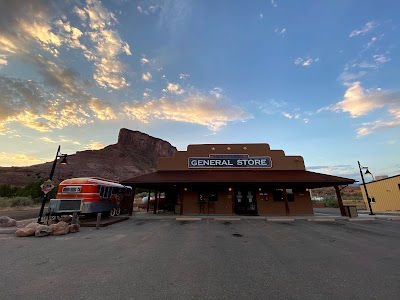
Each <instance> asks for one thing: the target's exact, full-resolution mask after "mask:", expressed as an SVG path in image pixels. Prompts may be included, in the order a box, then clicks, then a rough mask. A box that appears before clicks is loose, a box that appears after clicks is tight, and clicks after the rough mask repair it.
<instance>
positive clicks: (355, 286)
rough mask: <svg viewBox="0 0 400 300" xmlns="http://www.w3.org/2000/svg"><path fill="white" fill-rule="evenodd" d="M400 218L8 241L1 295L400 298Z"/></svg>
mask: <svg viewBox="0 0 400 300" xmlns="http://www.w3.org/2000/svg"><path fill="white" fill-rule="evenodd" d="M399 229H400V222H399V221H387V220H376V221H363V222H350V221H346V220H342V221H333V222H309V221H303V220H296V221H294V222H271V221H267V220H255V219H253V220H252V219H249V220H240V221H229V220H225V221H217V220H201V221H177V220H174V219H162V220H151V221H146V220H134V219H131V220H129V221H126V222H123V223H119V224H115V225H112V226H110V227H106V228H102V229H101V230H99V231H96V230H94V229H91V228H82V230H81V232H79V233H76V234H69V235H66V236H60V237H56V236H51V237H43V238H34V237H29V238H17V237H14V236H13V235H0V253H1V256H0V257H1V264H0V274H1V280H0V298H1V299H39V298H40V299H44V298H57V299H322V298H323V299H396V298H399V297H400V296H399V295H400V279H399V278H400V259H399V257H400V230H399Z"/></svg>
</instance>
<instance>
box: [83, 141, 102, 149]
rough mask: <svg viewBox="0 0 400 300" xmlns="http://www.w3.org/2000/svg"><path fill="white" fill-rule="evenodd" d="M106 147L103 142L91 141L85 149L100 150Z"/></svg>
mask: <svg viewBox="0 0 400 300" xmlns="http://www.w3.org/2000/svg"><path fill="white" fill-rule="evenodd" d="M105 146H106V145H105V144H103V143H101V142H96V141H94V140H91V141H90V144H86V145H85V149H88V150H100V149H103V148H104V147H105Z"/></svg>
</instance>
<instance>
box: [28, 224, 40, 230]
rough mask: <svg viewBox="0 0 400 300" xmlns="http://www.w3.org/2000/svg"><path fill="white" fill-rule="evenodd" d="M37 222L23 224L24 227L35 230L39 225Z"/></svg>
mask: <svg viewBox="0 0 400 300" xmlns="http://www.w3.org/2000/svg"><path fill="white" fill-rule="evenodd" d="M39 225H40V224H39V223H29V224H28V225H26V226H25V228H33V229H35V230H36V228H37V227H38V226H39Z"/></svg>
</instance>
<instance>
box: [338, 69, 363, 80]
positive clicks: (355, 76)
mask: <svg viewBox="0 0 400 300" xmlns="http://www.w3.org/2000/svg"><path fill="white" fill-rule="evenodd" d="M366 74H367V72H366V71H363V70H361V71H358V72H356V73H352V72H349V71H343V72H342V73H340V74H339V76H338V78H337V80H339V81H342V82H344V83H347V82H351V81H354V80H357V79H359V78H361V77H363V76H365V75H366Z"/></svg>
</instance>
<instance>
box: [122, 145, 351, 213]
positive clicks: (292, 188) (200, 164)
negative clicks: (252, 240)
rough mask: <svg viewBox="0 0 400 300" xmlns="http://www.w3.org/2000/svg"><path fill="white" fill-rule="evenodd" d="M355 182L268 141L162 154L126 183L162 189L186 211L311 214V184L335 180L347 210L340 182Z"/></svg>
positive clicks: (177, 209)
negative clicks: (312, 166)
mask: <svg viewBox="0 0 400 300" xmlns="http://www.w3.org/2000/svg"><path fill="white" fill-rule="evenodd" d="M354 182H355V181H354V180H353V179H349V178H343V177H337V176H331V175H326V174H321V173H316V172H310V171H307V170H306V168H305V165H304V160H303V157H301V156H287V155H285V152H284V151H283V150H271V149H270V147H269V145H268V144H217V145H214V144H201V145H189V146H188V147H187V151H177V152H176V153H175V155H174V156H173V157H162V158H160V159H159V160H158V164H157V171H156V172H153V173H149V174H145V175H141V176H137V177H133V178H130V179H128V180H125V181H124V182H123V184H125V185H130V186H132V187H133V188H142V189H148V190H149V191H153V192H156V193H157V192H162V193H163V194H165V202H166V203H167V204H168V203H169V204H170V205H171V206H173V207H174V209H175V212H176V213H180V214H184V215H188V214H223V215H232V214H237V215H311V214H313V207H312V201H311V197H310V193H309V189H312V188H319V187H329V186H332V187H335V189H336V194H337V196H338V200H339V204H340V207H341V211H342V214H343V215H344V208H343V204H342V199H341V197H340V188H339V186H342V185H349V184H352V183H354ZM157 194H158V193H157Z"/></svg>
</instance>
